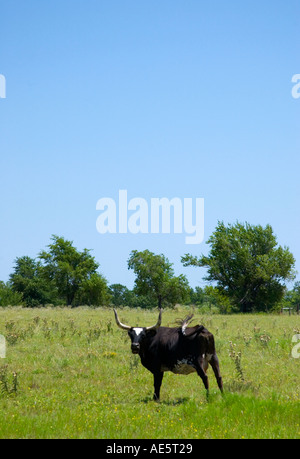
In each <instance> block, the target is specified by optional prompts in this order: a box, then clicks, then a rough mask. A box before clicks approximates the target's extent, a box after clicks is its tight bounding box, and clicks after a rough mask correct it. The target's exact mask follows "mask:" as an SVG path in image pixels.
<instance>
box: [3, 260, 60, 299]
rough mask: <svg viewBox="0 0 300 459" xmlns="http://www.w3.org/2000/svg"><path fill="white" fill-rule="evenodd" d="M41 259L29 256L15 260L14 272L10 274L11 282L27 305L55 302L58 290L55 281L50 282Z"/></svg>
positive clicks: (13, 288) (14, 289)
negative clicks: (44, 274) (45, 274)
mask: <svg viewBox="0 0 300 459" xmlns="http://www.w3.org/2000/svg"><path fill="white" fill-rule="evenodd" d="M42 272H43V268H42V266H41V263H40V262H39V261H36V260H35V259H33V258H30V257H28V256H24V257H19V258H17V259H16V260H15V267H14V272H13V273H12V274H11V275H10V284H11V288H12V290H13V291H14V292H16V293H18V294H21V297H22V302H24V303H25V305H26V306H30V307H33V306H38V305H40V304H42V305H45V304H47V303H54V302H55V299H56V298H57V290H56V288H55V285H54V284H53V282H48V281H47V280H46V279H45V278H44V276H43V274H42Z"/></svg>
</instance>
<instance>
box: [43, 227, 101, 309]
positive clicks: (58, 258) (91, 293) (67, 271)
mask: <svg viewBox="0 0 300 459" xmlns="http://www.w3.org/2000/svg"><path fill="white" fill-rule="evenodd" d="M51 239H52V243H51V244H49V246H48V248H49V250H48V251H45V250H44V251H42V252H41V253H40V255H39V259H40V260H41V261H42V263H43V276H44V278H46V279H48V281H49V282H50V283H53V284H54V285H55V286H56V288H57V291H58V295H59V297H60V298H62V299H63V301H64V302H65V304H66V305H71V306H76V305H78V304H82V303H86V304H94V305H101V304H103V303H104V302H105V301H106V299H107V293H108V292H107V282H106V280H105V279H104V277H103V276H101V275H100V274H99V273H97V269H98V268H99V264H98V263H97V262H96V261H95V259H94V257H92V255H91V254H90V250H88V249H84V250H83V251H82V252H80V251H79V250H77V249H76V248H75V247H74V246H73V242H71V241H67V240H66V239H64V238H63V237H59V236H55V235H53V236H52V238H51Z"/></svg>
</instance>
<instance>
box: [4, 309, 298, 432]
mask: <svg viewBox="0 0 300 459" xmlns="http://www.w3.org/2000/svg"><path fill="white" fill-rule="evenodd" d="M186 314H187V310H186V309H184V308H177V310H166V311H164V313H163V325H166V326H167V325H170V326H173V325H174V324H175V321H176V319H178V318H179V317H183V316H185V315H186ZM195 316H196V319H197V322H198V323H202V324H204V325H205V326H206V327H207V328H208V329H209V330H210V331H211V332H212V333H214V336H215V342H216V347H217V352H218V356H219V360H220V367H221V373H222V376H223V381H224V389H225V395H224V397H222V396H221V394H220V393H219V390H218V388H217V384H216V381H215V378H214V376H213V372H212V371H211V369H209V372H208V375H209V379H210V387H211V397H210V400H209V402H207V400H206V394H205V389H204V386H203V384H202V382H201V380H200V378H199V377H198V376H197V375H196V374H195V373H194V374H192V375H189V376H182V375H173V374H172V373H165V376H164V380H163V384H162V389H161V402H160V403H155V402H153V401H152V393H153V378H152V375H151V373H149V372H148V371H147V370H146V369H145V368H144V367H142V365H141V363H140V361H139V358H138V357H137V356H134V355H132V354H131V352H130V344H129V338H128V337H127V334H126V332H122V331H121V330H120V329H118V328H117V326H116V325H115V323H114V318H113V314H112V310H111V309H109V308H99V309H90V308H85V307H80V308H76V309H68V308H43V309H22V308H5V309H3V310H1V309H0V334H2V335H4V336H5V337H6V344H7V346H6V347H7V353H6V358H5V359H0V375H2V379H1V378H0V437H1V438H116V439H117V438H170V439H172V438H181V439H184V438H299V437H300V359H295V358H293V357H292V356H291V350H292V347H293V345H294V344H293V343H292V336H293V335H294V334H295V333H298V332H299V329H300V317H299V316H272V315H269V316H265V315H245V316H240V315H239V316H221V315H213V316H209V315H203V316H201V315H197V314H195ZM120 318H121V320H122V321H123V322H125V323H129V324H131V325H141V326H147V325H152V324H153V323H155V322H156V320H157V311H145V310H139V309H137V310H130V309H126V308H125V309H123V310H122V311H120ZM195 323H196V322H195Z"/></svg>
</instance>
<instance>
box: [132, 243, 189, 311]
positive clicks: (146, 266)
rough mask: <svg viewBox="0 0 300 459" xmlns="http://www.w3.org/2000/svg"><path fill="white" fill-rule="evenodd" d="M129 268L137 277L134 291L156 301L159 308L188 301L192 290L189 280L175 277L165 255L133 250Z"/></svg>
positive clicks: (183, 277)
mask: <svg viewBox="0 0 300 459" xmlns="http://www.w3.org/2000/svg"><path fill="white" fill-rule="evenodd" d="M128 268H129V269H133V271H134V273H135V275H136V279H135V287H134V291H135V292H136V293H137V295H142V296H147V297H149V298H151V299H152V300H155V301H156V302H157V304H158V306H159V308H161V307H162V305H163V303H164V304H169V305H171V306H173V305H175V304H176V303H180V302H184V301H185V300H186V299H187V297H188V293H189V289H190V288H189V285H188V281H187V278H186V277H185V276H184V275H182V274H181V275H179V276H177V277H175V276H174V270H173V268H172V264H171V263H170V262H169V260H168V259H167V258H166V257H165V256H164V255H155V254H154V253H152V252H150V251H149V250H144V251H143V252H138V251H137V250H133V251H132V252H131V254H130V257H129V260H128Z"/></svg>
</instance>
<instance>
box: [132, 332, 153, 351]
mask: <svg viewBox="0 0 300 459" xmlns="http://www.w3.org/2000/svg"><path fill="white" fill-rule="evenodd" d="M155 334H156V330H147V328H145V327H144V328H139V327H132V328H131V329H130V330H129V331H128V336H129V338H130V339H131V351H132V353H133V354H139V353H140V350H141V348H142V347H143V343H144V342H145V341H146V339H147V338H150V337H152V336H154V335H155Z"/></svg>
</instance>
